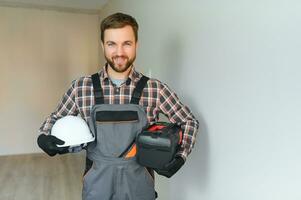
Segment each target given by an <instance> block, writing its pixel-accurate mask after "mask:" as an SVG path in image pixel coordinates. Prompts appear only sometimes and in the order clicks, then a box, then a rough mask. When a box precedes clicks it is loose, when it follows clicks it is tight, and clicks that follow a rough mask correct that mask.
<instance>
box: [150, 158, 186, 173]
mask: <svg viewBox="0 0 301 200" xmlns="http://www.w3.org/2000/svg"><path fill="white" fill-rule="evenodd" d="M184 163H185V161H184V159H183V158H182V157H181V156H176V157H175V158H174V159H173V160H172V161H171V162H170V163H168V164H167V165H166V166H164V168H163V169H154V170H155V171H156V172H157V173H158V174H160V175H162V176H165V177H167V178H170V177H172V176H173V175H174V174H175V173H176V172H177V171H178V170H179V169H180V168H181V167H182V166H183V165H184Z"/></svg>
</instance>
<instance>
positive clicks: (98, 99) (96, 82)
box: [91, 73, 104, 104]
mask: <svg viewBox="0 0 301 200" xmlns="http://www.w3.org/2000/svg"><path fill="white" fill-rule="evenodd" d="M91 78H92V83H93V91H94V98H95V104H104V98H103V92H102V88H101V83H100V79H99V74H98V73H95V74H93V75H92V76H91Z"/></svg>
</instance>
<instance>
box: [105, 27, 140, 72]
mask: <svg viewBox="0 0 301 200" xmlns="http://www.w3.org/2000/svg"><path fill="white" fill-rule="evenodd" d="M136 49H137V43H136V40H135V35H134V31H133V29H132V27H131V26H125V27H123V28H115V29H107V30H105V31H104V42H103V50H104V56H105V58H106V60H107V62H108V63H109V65H110V66H111V67H112V69H113V70H114V71H116V72H119V73H122V72H125V71H126V70H127V69H128V68H129V67H130V66H131V65H132V64H133V62H134V61H135V59H136Z"/></svg>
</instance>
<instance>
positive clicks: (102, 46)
mask: <svg viewBox="0 0 301 200" xmlns="http://www.w3.org/2000/svg"><path fill="white" fill-rule="evenodd" d="M100 44H101V48H102V51H103V52H104V51H105V49H104V44H103V42H100Z"/></svg>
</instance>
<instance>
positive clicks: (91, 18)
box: [0, 7, 99, 155]
mask: <svg viewBox="0 0 301 200" xmlns="http://www.w3.org/2000/svg"><path fill="white" fill-rule="evenodd" d="M98 38H99V17H98V15H87V14H76V13H64V12H56V11H47V10H37V9H22V8H8V7H0V86H1V91H0V134H1V140H0V155H8V154H24V153H32V152H40V150H39V149H38V147H37V144H36V138H37V135H38V129H39V127H40V125H41V124H42V122H43V121H44V119H45V118H46V116H47V115H49V114H50V113H51V112H53V111H54V109H55V108H56V106H57V103H58V101H59V100H60V98H61V97H62V94H63V93H64V92H65V91H66V89H67V87H68V86H69V85H70V83H71V81H72V80H73V79H75V78H78V77H79V76H80V75H84V74H90V73H92V72H94V71H95V69H96V68H97V66H98V63H99V41H98V40H99V39H98Z"/></svg>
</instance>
